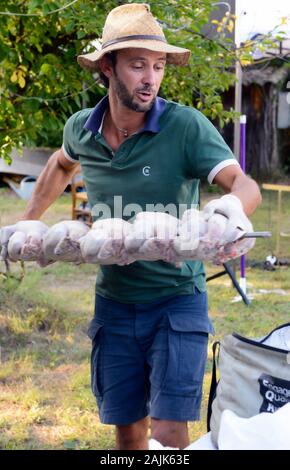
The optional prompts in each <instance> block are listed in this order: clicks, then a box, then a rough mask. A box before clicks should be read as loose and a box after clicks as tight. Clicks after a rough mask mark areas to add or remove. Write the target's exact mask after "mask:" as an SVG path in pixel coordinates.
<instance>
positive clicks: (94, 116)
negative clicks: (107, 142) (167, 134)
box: [84, 95, 166, 134]
mask: <svg viewBox="0 0 290 470" xmlns="http://www.w3.org/2000/svg"><path fill="white" fill-rule="evenodd" d="M108 106H109V97H108V95H106V96H105V97H104V98H102V99H101V101H100V102H99V103H98V104H97V105H96V106H95V107H94V109H93V110H92V111H91V113H90V115H89V117H88V119H87V121H86V122H85V125H84V129H86V130H88V131H91V132H93V133H94V134H97V133H98V130H99V128H100V126H101V123H102V119H103V116H104V112H105V111H106V110H107V108H108ZM165 106H166V101H165V100H164V99H163V98H160V97H159V96H157V98H156V100H155V101H154V104H153V106H152V108H151V109H150V111H148V113H147V116H146V122H145V126H144V127H143V129H142V130H141V131H140V132H145V131H149V132H154V133H156V134H157V133H158V132H159V131H160V126H159V118H160V116H161V114H162V113H163V111H164V110H165Z"/></svg>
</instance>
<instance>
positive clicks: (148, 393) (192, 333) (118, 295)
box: [23, 4, 261, 450]
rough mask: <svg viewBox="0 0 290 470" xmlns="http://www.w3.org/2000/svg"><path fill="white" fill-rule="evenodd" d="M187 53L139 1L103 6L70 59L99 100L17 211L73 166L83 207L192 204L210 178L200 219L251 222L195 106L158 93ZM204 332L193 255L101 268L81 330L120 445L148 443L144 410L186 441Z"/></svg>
mask: <svg viewBox="0 0 290 470" xmlns="http://www.w3.org/2000/svg"><path fill="white" fill-rule="evenodd" d="M189 55H190V52H189V51H188V50H187V49H182V48H178V47H175V46H171V45H169V44H168V43H167V42H166V39H165V37H164V34H163V31H162V29H161V28H160V26H159V25H158V23H157V22H156V20H155V19H154V18H153V16H152V15H151V13H150V10H149V7H148V6H147V5H145V4H129V5H122V6H120V7H117V8H115V9H114V10H112V11H111V12H110V14H109V15H108V17H107V20H106V23H105V27H104V31H103V38H102V49H101V50H100V51H96V52H94V53H92V54H87V55H82V56H79V58H78V61H79V63H80V64H81V65H82V66H83V67H85V68H88V69H89V70H92V71H98V72H99V73H100V76H101V78H102V79H103V81H104V83H105V84H106V85H107V87H108V96H107V97H105V98H104V99H103V100H102V101H101V102H100V103H98V105H97V106H96V107H95V108H94V109H93V110H91V109H85V110H81V111H79V112H78V113H76V114H74V115H73V116H72V117H71V118H70V119H69V120H68V122H67V123H66V126H65V129H64V141H63V146H62V148H61V149H60V150H58V151H57V152H55V153H54V154H53V155H52V156H51V158H50V159H49V161H48V164H47V166H46V168H45V169H44V170H43V172H42V174H41V175H40V177H39V179H38V182H37V186H36V189H35V192H34V194H33V197H32V199H31V201H30V202H29V203H28V206H27V209H26V211H25V214H24V216H23V218H25V219H37V218H39V217H40V216H41V215H42V214H43V212H44V211H45V209H46V208H47V207H49V205H50V204H51V203H52V202H53V201H54V200H55V199H56V198H57V197H58V196H59V195H60V194H61V193H62V192H63V190H64V189H65V187H66V185H67V184H68V183H69V181H70V180H71V177H72V175H73V174H74V172H75V171H76V168H77V166H78V165H79V163H80V164H81V168H82V172H83V176H84V181H85V184H86V188H87V192H88V197H89V201H90V205H91V207H93V208H94V207H95V208H96V207H98V205H99V204H107V205H108V206H109V207H110V208H111V209H112V211H113V207H114V196H119V197H120V196H121V197H122V203H123V206H125V207H126V208H127V209H128V207H129V208H130V207H131V206H130V204H133V205H134V204H138V205H139V206H140V207H141V208H142V210H146V208H147V207H148V205H150V204H151V205H152V204H153V205H154V204H159V205H160V204H161V205H163V207H166V206H167V205H168V204H173V205H174V206H175V207H178V205H179V204H183V205H184V204H185V205H187V206H189V207H190V205H191V203H198V181H199V180H200V179H205V178H208V180H209V182H214V183H216V184H218V185H219V186H220V187H221V188H223V190H224V191H225V192H226V193H231V194H228V195H226V196H223V197H222V198H221V199H218V200H216V201H214V202H212V203H209V205H208V206H207V207H206V209H205V210H206V213H207V214H208V217H209V218H210V217H211V216H212V215H213V214H214V213H216V212H222V213H223V214H225V215H226V217H227V218H228V223H229V224H230V223H232V224H235V225H239V226H240V227H241V228H242V229H246V230H247V229H249V227H251V224H250V222H249V220H248V219H247V216H246V215H250V214H251V213H252V212H253V211H254V210H255V209H256V207H257V206H258V204H259V203H260V201H261V196H260V193H259V189H258V187H257V185H256V183H255V182H254V181H252V180H251V179H250V178H248V177H246V176H245V175H244V174H243V172H242V171H241V169H240V167H239V165H238V164H237V162H236V160H235V158H234V156H233V155H232V153H231V151H230V149H229V148H228V147H227V145H226V144H225V142H224V141H223V139H222V138H221V136H220V135H219V133H218V132H217V131H216V130H215V128H214V127H213V126H212V125H211V123H210V122H209V121H208V120H207V119H206V118H205V117H204V116H203V115H202V114H201V113H199V112H198V111H196V110H194V109H191V108H189V107H185V106H181V105H178V104H176V103H172V102H167V101H166V100H163V99H161V98H158V97H157V94H158V90H159V87H160V84H161V82H162V79H163V75H164V69H165V64H166V63H171V64H175V65H185V64H186V63H187V61H188V59H189ZM129 212H130V211H129ZM97 215H98V214H97ZM130 215H132V214H130V213H127V214H124V218H127V219H128V218H129V217H130ZM112 216H114V214H113V215H112ZM212 332H213V330H212V326H211V323H210V321H209V319H208V312H207V297H206V289H205V274H204V270H203V266H202V263H200V262H198V261H195V262H193V261H191V262H184V263H183V264H182V266H181V267H180V268H178V267H176V266H174V265H173V264H170V263H165V262H162V261H158V262H148V261H138V262H135V263H133V264H131V265H128V266H117V265H111V266H101V267H100V272H99V276H98V279H97V284H96V307H95V317H94V319H93V321H92V322H91V325H90V328H89V336H90V337H91V339H92V341H93V350H92V356H91V366H92V370H91V372H92V389H93V392H94V394H95V396H96V398H97V402H98V406H99V410H100V419H101V421H102V422H103V423H107V424H114V425H115V426H116V440H117V448H118V449H123V450H125V449H147V448H148V440H147V434H148V427H149V416H150V417H151V432H152V437H153V438H155V439H157V440H158V441H159V442H161V443H162V444H163V445H165V446H172V447H179V448H184V447H186V446H187V445H188V444H189V438H188V430H187V423H188V421H194V420H198V419H199V409H200V402H201V395H202V381H203V375H204V368H205V362H206V357H207V341H208V333H212Z"/></svg>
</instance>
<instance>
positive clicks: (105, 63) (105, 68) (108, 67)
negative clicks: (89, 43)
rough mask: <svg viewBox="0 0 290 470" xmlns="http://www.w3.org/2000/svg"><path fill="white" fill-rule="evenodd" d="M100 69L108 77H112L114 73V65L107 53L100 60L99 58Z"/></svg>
mask: <svg viewBox="0 0 290 470" xmlns="http://www.w3.org/2000/svg"><path fill="white" fill-rule="evenodd" d="M99 69H100V71H101V72H102V73H103V74H104V75H105V76H106V77H107V78H110V77H111V76H112V75H113V66H112V63H111V61H110V59H108V57H107V56H106V55H104V56H103V57H102V58H101V59H100V60H99Z"/></svg>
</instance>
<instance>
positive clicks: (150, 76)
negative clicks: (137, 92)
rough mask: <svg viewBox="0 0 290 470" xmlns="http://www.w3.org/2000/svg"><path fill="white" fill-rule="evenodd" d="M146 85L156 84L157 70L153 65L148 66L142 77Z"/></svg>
mask: <svg viewBox="0 0 290 470" xmlns="http://www.w3.org/2000/svg"><path fill="white" fill-rule="evenodd" d="M142 83H143V84H144V85H151V86H152V85H154V83H155V70H154V69H153V68H151V67H147V68H146V70H145V73H144V75H143V78H142Z"/></svg>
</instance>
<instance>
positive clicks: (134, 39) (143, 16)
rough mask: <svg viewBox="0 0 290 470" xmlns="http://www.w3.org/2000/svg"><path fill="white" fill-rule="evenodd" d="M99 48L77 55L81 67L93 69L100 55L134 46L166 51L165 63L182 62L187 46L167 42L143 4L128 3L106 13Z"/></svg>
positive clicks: (178, 63) (186, 60)
mask: <svg viewBox="0 0 290 470" xmlns="http://www.w3.org/2000/svg"><path fill="white" fill-rule="evenodd" d="M101 42H102V48H101V50H99V51H95V52H92V53H90V54H85V55H79V56H78V58H77V60H78V63H79V64H80V65H81V66H82V67H83V68H85V69H89V70H91V71H94V70H97V68H98V61H99V60H100V58H101V57H103V56H104V55H105V54H107V53H108V52H111V51H116V50H117V49H126V48H128V47H134V48H135V47H137V48H143V49H149V50H150V51H156V52H164V53H166V54H167V63H168V64H174V65H186V64H187V63H188V59H189V56H190V51H189V50H188V49H183V48H182V47H176V46H171V45H170V44H168V43H167V41H166V38H165V35H164V33H163V31H162V28H161V27H160V26H159V24H158V22H157V21H156V19H155V18H154V17H153V15H152V13H151V12H150V6H149V5H146V4H145V3H130V4H126V5H121V6H119V7H117V8H114V9H113V10H112V11H111V12H110V13H109V14H108V16H107V19H106V22H105V25H104V29H103V37H102V41H101Z"/></svg>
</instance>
